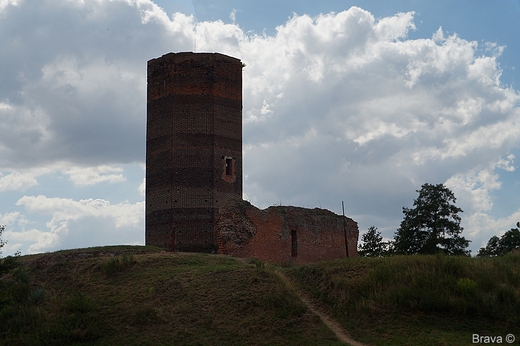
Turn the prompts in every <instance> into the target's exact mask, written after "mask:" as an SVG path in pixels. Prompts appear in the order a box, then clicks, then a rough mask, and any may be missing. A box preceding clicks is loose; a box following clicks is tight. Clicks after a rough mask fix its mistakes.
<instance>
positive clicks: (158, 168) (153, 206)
mask: <svg viewBox="0 0 520 346" xmlns="http://www.w3.org/2000/svg"><path fill="white" fill-rule="evenodd" d="M226 158H231V159H232V162H233V165H234V167H233V170H232V172H233V174H232V175H226V174H225V173H226ZM234 198H239V199H241V198H242V63H241V62H240V60H239V59H235V58H232V57H228V56H225V55H222V54H217V53H214V54H212V53H176V54H175V53H170V54H166V55H164V56H162V57H160V58H157V59H153V60H150V61H149V62H148V103H147V133H146V221H145V222H146V244H149V245H156V246H160V247H163V248H166V249H170V250H172V251H200V252H216V251H217V243H216V237H215V232H214V229H215V227H214V225H215V218H216V216H217V214H218V208H219V207H220V206H221V205H222V204H223V203H225V202H226V201H228V200H230V199H234Z"/></svg>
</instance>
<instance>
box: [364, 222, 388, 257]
mask: <svg viewBox="0 0 520 346" xmlns="http://www.w3.org/2000/svg"><path fill="white" fill-rule="evenodd" d="M361 241H363V244H362V245H361V246H360V247H359V251H358V254H359V255H360V256H362V257H382V256H384V255H386V254H387V253H388V243H386V242H384V241H383V236H382V235H381V232H378V231H377V228H376V227H374V226H370V227H369V228H368V231H367V232H366V233H365V234H363V235H362V236H361Z"/></svg>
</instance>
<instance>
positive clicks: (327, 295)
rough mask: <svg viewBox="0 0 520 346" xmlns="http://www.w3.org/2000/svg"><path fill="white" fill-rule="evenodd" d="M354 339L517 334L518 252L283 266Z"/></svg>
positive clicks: (416, 340) (446, 339)
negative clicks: (503, 254)
mask: <svg viewBox="0 0 520 346" xmlns="http://www.w3.org/2000/svg"><path fill="white" fill-rule="evenodd" d="M287 271H288V273H287V274H288V275H290V276H291V277H292V278H293V279H294V280H296V281H297V282H298V284H299V285H300V286H301V287H302V288H304V289H305V290H306V291H308V292H309V293H310V294H311V296H313V297H314V298H315V299H317V300H318V301H320V302H322V303H323V304H324V305H325V306H327V307H328V309H329V310H330V311H331V313H332V314H333V316H334V317H335V318H336V319H337V320H338V321H339V322H340V323H341V324H342V325H343V326H344V327H345V328H346V329H347V330H348V331H350V333H351V334H352V336H353V337H354V339H356V340H359V341H361V342H365V343H369V344H373V345H418V344H424V345H469V344H472V334H474V333H476V334H479V335H495V336H496V335H500V336H502V337H505V336H506V335H507V334H508V333H513V334H515V335H516V337H517V343H516V344H518V340H519V339H520V255H519V254H511V255H507V256H504V257H497V258H468V257H448V256H395V257H386V258H357V259H349V260H337V261H328V262H321V263H317V264H314V265H309V266H301V267H295V268H291V269H288V270H287Z"/></svg>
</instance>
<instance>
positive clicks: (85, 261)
mask: <svg viewBox="0 0 520 346" xmlns="http://www.w3.org/2000/svg"><path fill="white" fill-rule="evenodd" d="M21 263H22V266H21V267H19V268H17V269H16V270H15V271H14V272H13V273H11V274H8V275H7V276H4V277H2V278H1V279H0V284H1V285H3V287H4V289H5V290H4V291H3V292H0V293H1V294H0V321H1V322H2V323H0V340H1V342H0V344H2V345H340V344H341V343H340V342H339V341H337V339H336V337H335V336H334V335H333V333H332V332H331V331H330V330H328V328H327V327H326V326H325V325H324V324H323V323H322V322H321V321H320V320H319V318H318V317H316V316H315V315H313V314H312V313H311V312H310V311H309V310H308V309H307V307H306V306H305V305H303V303H302V302H301V301H300V299H299V298H298V296H297V295H296V294H295V293H294V292H293V291H292V290H291V289H289V288H288V287H287V286H286V285H285V284H284V282H283V281H282V280H281V279H280V278H279V277H278V276H277V275H276V273H275V270H278V271H282V272H284V273H285V274H286V275H287V276H288V277H289V278H291V280H292V281H293V282H294V283H295V284H296V286H297V287H299V288H300V289H301V290H302V291H304V292H306V293H307V295H309V296H311V297H313V298H314V299H315V300H316V301H317V302H319V303H320V304H321V305H322V307H323V308H325V310H328V311H329V313H330V314H331V315H332V316H333V317H334V318H335V319H336V320H337V321H338V322H339V323H340V324H341V325H342V326H343V327H344V328H345V329H346V330H347V331H348V332H349V333H350V334H351V335H352V337H353V338H354V339H356V340H358V341H361V342H364V343H366V344H370V345H470V344H472V334H474V333H477V334H479V335H490V336H497V335H500V336H502V337H505V335H506V334H508V333H513V334H515V335H516V337H517V341H516V343H515V344H516V345H518V344H520V343H519V340H520V254H516V255H508V256H504V257H498V258H467V257H446V256H395V257H388V258H375V259H370V258H356V259H345V260H336V261H326V262H321V263H316V264H312V265H305V266H291V265H288V264H286V265H284V266H273V265H269V264H266V263H264V262H261V261H258V260H255V259H251V260H248V261H243V260H239V259H235V258H231V257H227V256H221V255H206V254H186V253H167V252H163V251H161V250H160V249H157V248H153V247H143V246H114V247H100V248H89V249H76V250H68V251H59V252H56V253H50V254H40V255H31V256H23V257H22V258H21ZM7 283H10V284H7Z"/></svg>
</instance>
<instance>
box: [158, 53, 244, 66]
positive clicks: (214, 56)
mask: <svg viewBox="0 0 520 346" xmlns="http://www.w3.org/2000/svg"><path fill="white" fill-rule="evenodd" d="M206 59H209V60H227V61H230V62H235V63H239V62H240V59H238V58H235V57H232V56H229V55H225V54H222V53H216V52H215V53H194V52H178V53H173V52H171V53H167V54H164V55H163V56H161V57H159V58H154V59H151V60H148V64H154V63H158V62H164V61H171V62H181V61H186V60H206Z"/></svg>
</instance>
